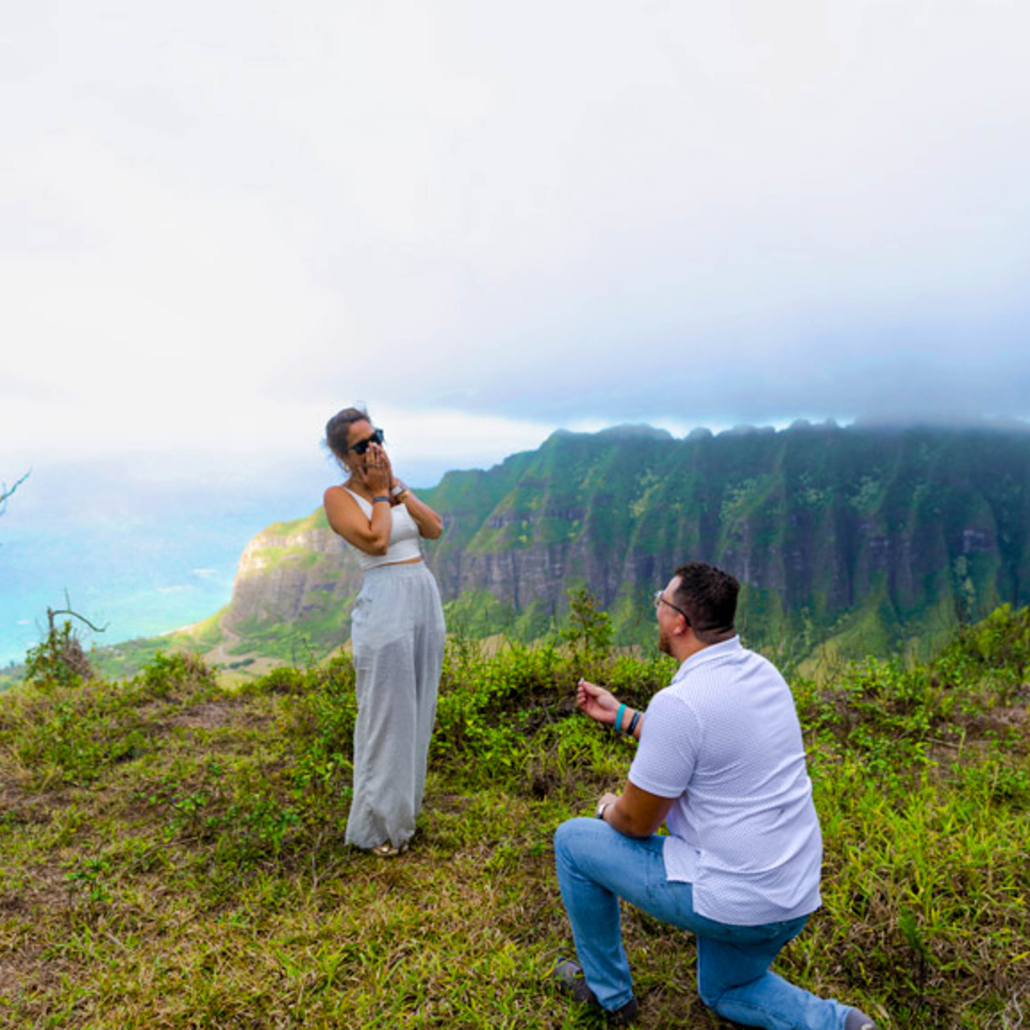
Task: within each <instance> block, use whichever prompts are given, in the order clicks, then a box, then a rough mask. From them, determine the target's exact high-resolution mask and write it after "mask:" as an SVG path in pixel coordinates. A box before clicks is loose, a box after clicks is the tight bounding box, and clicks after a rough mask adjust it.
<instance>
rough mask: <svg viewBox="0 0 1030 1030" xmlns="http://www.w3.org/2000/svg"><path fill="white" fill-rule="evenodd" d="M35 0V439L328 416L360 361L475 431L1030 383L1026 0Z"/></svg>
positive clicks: (30, 368) (27, 348)
mask: <svg viewBox="0 0 1030 1030" xmlns="http://www.w3.org/2000/svg"><path fill="white" fill-rule="evenodd" d="M16 17H17V22H12V32H11V33H9V34H8V36H7V41H6V43H0V83H2V84H3V91H2V93H0V112H2V114H3V116H4V118H5V126H9V133H8V138H7V143H6V152H7V153H8V155H9V161H8V162H7V163H6V164H5V165H4V167H3V168H2V169H0V197H3V198H4V199H3V201H0V241H2V242H0V309H2V311H3V315H2V327H3V333H4V340H5V344H4V353H3V369H2V375H0V400H2V404H0V460H3V461H5V462H7V463H10V462H11V461H15V463H17V461H20V460H22V459H23V458H24V457H25V456H26V455H31V456H32V457H33V460H39V457H40V456H41V455H46V454H50V453H53V454H57V455H61V456H71V455H103V454H108V453H123V452H128V453H139V452H141V451H149V450H153V449H159V450H165V451H174V450H177V449H178V450H183V451H184V452H185V451H189V452H191V453H192V452H197V451H198V450H200V451H203V452H205V453H208V454H214V453H223V454H227V455H239V454H244V455H245V454H247V453H248V452H254V451H260V452H261V453H263V454H266V455H272V456H274V455H283V456H285V455H296V454H300V453H303V452H304V448H307V447H309V446H310V445H311V441H312V439H313V438H317V436H318V435H319V434H318V428H317V427H320V426H321V425H322V424H323V422H324V417H325V413H326V412H327V411H331V410H332V409H333V408H334V407H338V406H340V405H342V404H343V403H346V402H347V400H348V398H351V397H353V396H354V395H364V396H369V395H375V396H377V397H381V398H383V402H384V404H388V405H390V406H391V408H392V409H393V410H396V412H397V413H398V417H397V418H396V419H393V420H392V422H393V425H395V426H398V427H403V426H404V424H405V422H404V419H405V418H406V417H410V418H411V419H412V420H413V422H414V423H417V424H419V425H420V426H422V427H423V429H425V428H426V427H429V426H441V427H446V426H451V425H458V424H460V425H461V426H463V427H466V428H465V429H461V430H458V431H455V432H449V431H442V432H441V434H439V435H437V434H436V433H435V431H430V432H428V433H424V434H419V433H414V434H412V439H413V440H417V441H418V443H417V444H415V445H414V446H415V449H416V450H417V449H419V448H421V449H422V450H428V449H429V447H428V446H427V445H428V442H429V441H430V440H431V441H433V442H434V446H435V447H436V448H437V449H438V450H437V453H446V455H447V456H448V458H449V459H451V460H454V461H457V462H462V461H464V462H467V463H470V464H474V463H477V462H478V461H480V460H481V459H482V455H485V454H488V453H489V454H493V453H495V452H496V449H497V448H504V449H505V452H507V451H510V450H514V449H518V448H519V447H522V446H532V445H535V443H536V442H539V440H540V439H542V438H543V437H544V436H546V434H547V432H549V431H550V430H551V429H552V428H556V427H558V426H561V425H568V424H569V423H571V422H575V421H576V420H591V419H592V420H594V421H595V422H596V423H599V424H610V422H614V421H624V420H637V419H643V418H647V419H649V420H651V421H658V420H660V419H662V418H667V419H668V418H671V419H673V420H675V421H676V422H677V424H682V425H684V426H687V427H689V425H690V424H691V420H692V419H694V420H696V421H702V422H707V423H712V422H719V423H723V424H732V423H733V422H736V421H740V420H743V419H757V420H762V419H770V418H781V419H788V420H789V418H790V417H792V416H793V415H807V416H815V417H821V416H824V415H837V416H838V417H842V418H847V417H849V416H851V415H853V414H860V413H861V412H862V410H867V409H868V408H869V407H870V406H873V405H876V404H878V403H880V402H881V401H882V399H883V398H882V396H881V394H882V393H883V383H882V382H881V381H879V380H880V379H884V380H886V383H887V385H888V386H890V385H891V383H893V382H894V381H896V380H897V378H898V375H899V373H900V372H901V371H902V370H904V372H905V373H906V374H907V375H909V376H911V375H916V376H917V377H919V378H920V379H921V380H922V384H921V385H922V389H916V390H912V389H909V390H908V395H910V396H911V395H918V394H920V393H921V392H925V393H926V394H927V395H928V399H930V400H932V399H933V396H929V395H934V396H940V397H941V398H942V399H946V398H948V396H949V395H951V394H954V393H956V392H962V393H963V394H965V399H966V401H967V402H968V405H969V407H970V408H972V409H978V410H992V411H993V410H997V411H1001V412H1003V413H1004V412H1008V413H1010V414H1019V413H1021V412H1024V411H1025V401H1022V400H1021V397H1024V396H1025V395H1026V389H1025V388H1026V387H1027V386H1028V385H1030V363H1028V360H1030V359H1027V358H1026V357H1024V356H1022V355H1023V353H1024V352H1025V351H1026V348H1025V346H1022V345H1023V344H1024V343H1025V338H1026V330H1027V325H1028V315H1030V313H1028V310H1027V305H1026V303H1025V300H1024V298H1025V296H1026V269H1027V268H1028V267H1030V260H1028V259H1030V254H1028V249H1030V245H1028V243H1027V240H1028V239H1030V232H1028V230H1030V193H1028V191H1027V188H1026V186H1025V183H1026V182H1028V181H1030V133H1028V130H1027V123H1026V120H1025V117H1024V113H1025V110H1026V108H1027V104H1028V102H1030V73H1028V71H1027V67H1026V62H1025V58H1024V54H1023V50H1024V41H1025V39H1026V37H1027V29H1030V9H1027V8H1026V7H1025V5H1023V4H1018V3H1016V2H1014V0H1012V2H1001V0H998V2H987V0H984V2H980V3H967V2H962V3H959V2H957V0H956V2H950V3H946V2H940V3H926V4H919V5H916V4H913V5H899V4H893V3H875V4H864V5H854V4H850V3H845V2H843V0H840V2H835V3H831V4H829V5H826V4H823V3H815V2H814V0H813V2H806V3H802V4H800V5H795V6H794V7H792V8H791V9H790V11H784V10H782V9H779V8H777V9H775V10H774V9H773V8H770V7H768V5H761V4H755V3H746V2H730V3H726V4H717V5H712V4H701V3H686V4H680V5H661V4H648V5H645V6H643V7H638V8H634V9H633V10H632V11H630V9H628V8H626V7H625V6H624V5H617V4H613V3H600V4H596V3H594V4H590V5H587V4H585V3H573V4H568V5H558V6H557V7H555V6H554V5H546V6H545V5H543V4H540V3H537V4H534V3H530V4H528V5H527V4H523V5H520V6H518V7H511V8H501V7H498V6H497V5H485V6H483V5H481V6H471V7H470V6H469V5H464V4H458V3H452V2H444V3H440V4H435V5H433V6H431V7H428V6H426V5H423V4H418V3H414V2H386V3H383V4H378V5H371V6H369V5H364V6H361V5H356V4H350V3H345V4H342V5H341V4H328V3H325V2H321V0H306V2H304V0H302V2H298V3H297V4H293V5H290V6H289V7H279V8H275V7H270V6H267V5H266V6H262V5H260V4H259V5H253V4H249V5H243V4H241V3H240V2H238V0H216V2H214V3H210V2H206V3H204V4H200V3H199V2H196V0H188V2H185V3H182V4H177V5H175V6H174V7H168V8H162V9H156V8H152V7H147V6H142V7H140V6H136V7H124V6H121V5H117V4H112V3H108V2H106V0H84V2H83V3H81V4H78V5H75V6H74V7H67V6H63V7H59V8H47V7H33V8H23V9H21V10H19V12H17V16H16ZM973 352H975V355H976V362H975V366H976V367H975V370H974V374H973V375H969V374H968V373H967V369H966V368H965V363H966V362H967V355H969V354H971V353H973ZM1014 354H1016V355H1018V356H1017V357H1013V355H1014ZM999 384H1000V388H999ZM904 402H905V392H904V390H902V391H899V396H898V398H897V403H901V404H904ZM992 405H993V408H992ZM387 410H388V411H389V410H390V409H387ZM461 419H464V420H465V421H456V420H461ZM469 420H471V421H469ZM584 424H585V423H584ZM312 427H315V428H314V429H313V428H312ZM468 427H472V428H471V429H468ZM466 430H467V431H466ZM395 432H396V431H395ZM456 441H457V443H458V444H459V445H460V446H459V447H457V448H455V447H454V446H452V445H454V444H455V442H456ZM398 443H399V444H400V443H403V444H405V446H406V444H407V440H406V438H405V435H404V434H403V433H402V435H401V436H400V437H399V438H398ZM462 447H463V448H465V449H461V448H462ZM413 453H414V452H413Z"/></svg>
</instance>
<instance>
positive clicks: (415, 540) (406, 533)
mask: <svg viewBox="0 0 1030 1030" xmlns="http://www.w3.org/2000/svg"><path fill="white" fill-rule="evenodd" d="M344 490H346V491H347V493H349V494H350V495H351V497H353V498H354V500H355V501H357V502H358V507H359V508H361V510H362V511H363V512H364V513H365V515H366V516H367V517H368V518H372V505H371V504H370V503H369V502H368V501H366V500H365V498H364V497H362V496H361V494H356V493H355V492H354V491H353V490H350V489H348V488H347V487H344ZM390 515H391V516H392V519H393V524H392V526H391V527H390V542H389V544H388V545H387V547H386V554H369V553H368V552H367V551H363V550H362V549H361V548H360V547H354V545H353V544H348V546H349V547H351V548H352V549H353V550H354V553H355V554H356V555H357V557H358V566H359V567H360V569H361V571H362V572H367V571H368V570H369V569H374V568H377V567H378V566H380V565H395V564H396V563H397V562H402V561H411V559H412V558H421V557H422V547H421V544H420V543H419V540H420V536H419V532H418V526H417V525H416V524H415V520H414V519H413V518H412V517H411V514H410V513H409V511H408V509H407V508H405V507H404V505H403V504H395V505H392V506H391V508H390Z"/></svg>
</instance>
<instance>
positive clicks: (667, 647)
mask: <svg viewBox="0 0 1030 1030" xmlns="http://www.w3.org/2000/svg"><path fill="white" fill-rule="evenodd" d="M658 650H659V651H661V652H662V654H672V645H671V644H670V643H669V636H668V634H667V633H666V632H665V630H664V629H662V628H661V627H660V626H659V627H658Z"/></svg>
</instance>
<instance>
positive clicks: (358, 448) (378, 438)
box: [350, 429, 385, 454]
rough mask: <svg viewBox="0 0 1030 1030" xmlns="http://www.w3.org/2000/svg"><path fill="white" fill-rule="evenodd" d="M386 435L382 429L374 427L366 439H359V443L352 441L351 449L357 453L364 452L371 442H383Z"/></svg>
mask: <svg viewBox="0 0 1030 1030" xmlns="http://www.w3.org/2000/svg"><path fill="white" fill-rule="evenodd" d="M384 439H385V437H384V436H383V431H382V430H381V429H374V430H373V431H372V435H371V436H366V437H365V439H364V440H359V441H358V442H357V443H352V444H351V445H350V449H351V450H352V451H353V452H354V453H355V454H364V453H365V451H367V450H368V446H369V444H373V443H378V444H381V443H382V442H383V440H384Z"/></svg>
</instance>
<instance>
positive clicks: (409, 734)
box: [346, 562, 444, 848]
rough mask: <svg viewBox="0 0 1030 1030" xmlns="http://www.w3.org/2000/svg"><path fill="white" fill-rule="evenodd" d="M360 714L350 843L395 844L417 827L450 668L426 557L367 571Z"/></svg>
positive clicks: (361, 614)
mask: <svg viewBox="0 0 1030 1030" xmlns="http://www.w3.org/2000/svg"><path fill="white" fill-rule="evenodd" d="M351 642H352V646H353V651H354V669H355V673H356V680H357V682H356V691H357V698H358V717H357V722H356V723H355V726H354V798H353V800H352V802H351V809H350V816H349V818H348V820H347V838H346V839H347V843H348V844H354V845H356V846H357V847H359V848H374V847H376V846H378V845H379V844H383V843H385V842H386V841H389V842H390V843H391V844H393V845H394V847H399V846H400V845H401V844H403V843H405V841H407V840H408V838H409V837H411V835H412V834H413V833H414V832H415V818H416V816H417V815H418V813H419V811H420V809H421V808H422V794H423V791H424V790H425V785H426V763H427V760H428V755H429V741H430V738H431V737H432V735H433V722H434V720H435V718H436V692H437V689H438V687H439V684H440V669H441V667H442V665H443V649H444V619H443V608H442V606H441V604H440V593H439V591H438V590H437V586H436V580H435V579H434V578H433V574H432V573H431V572H430V571H429V569H427V568H426V566H425V563H424V562H419V563H417V564H412V565H383V566H380V567H379V568H377V569H369V570H368V571H367V572H366V573H365V578H364V583H363V585H362V588H361V593H360V594H359V595H358V599H357V601H356V602H355V605H354V611H353V613H352V615H351Z"/></svg>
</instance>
